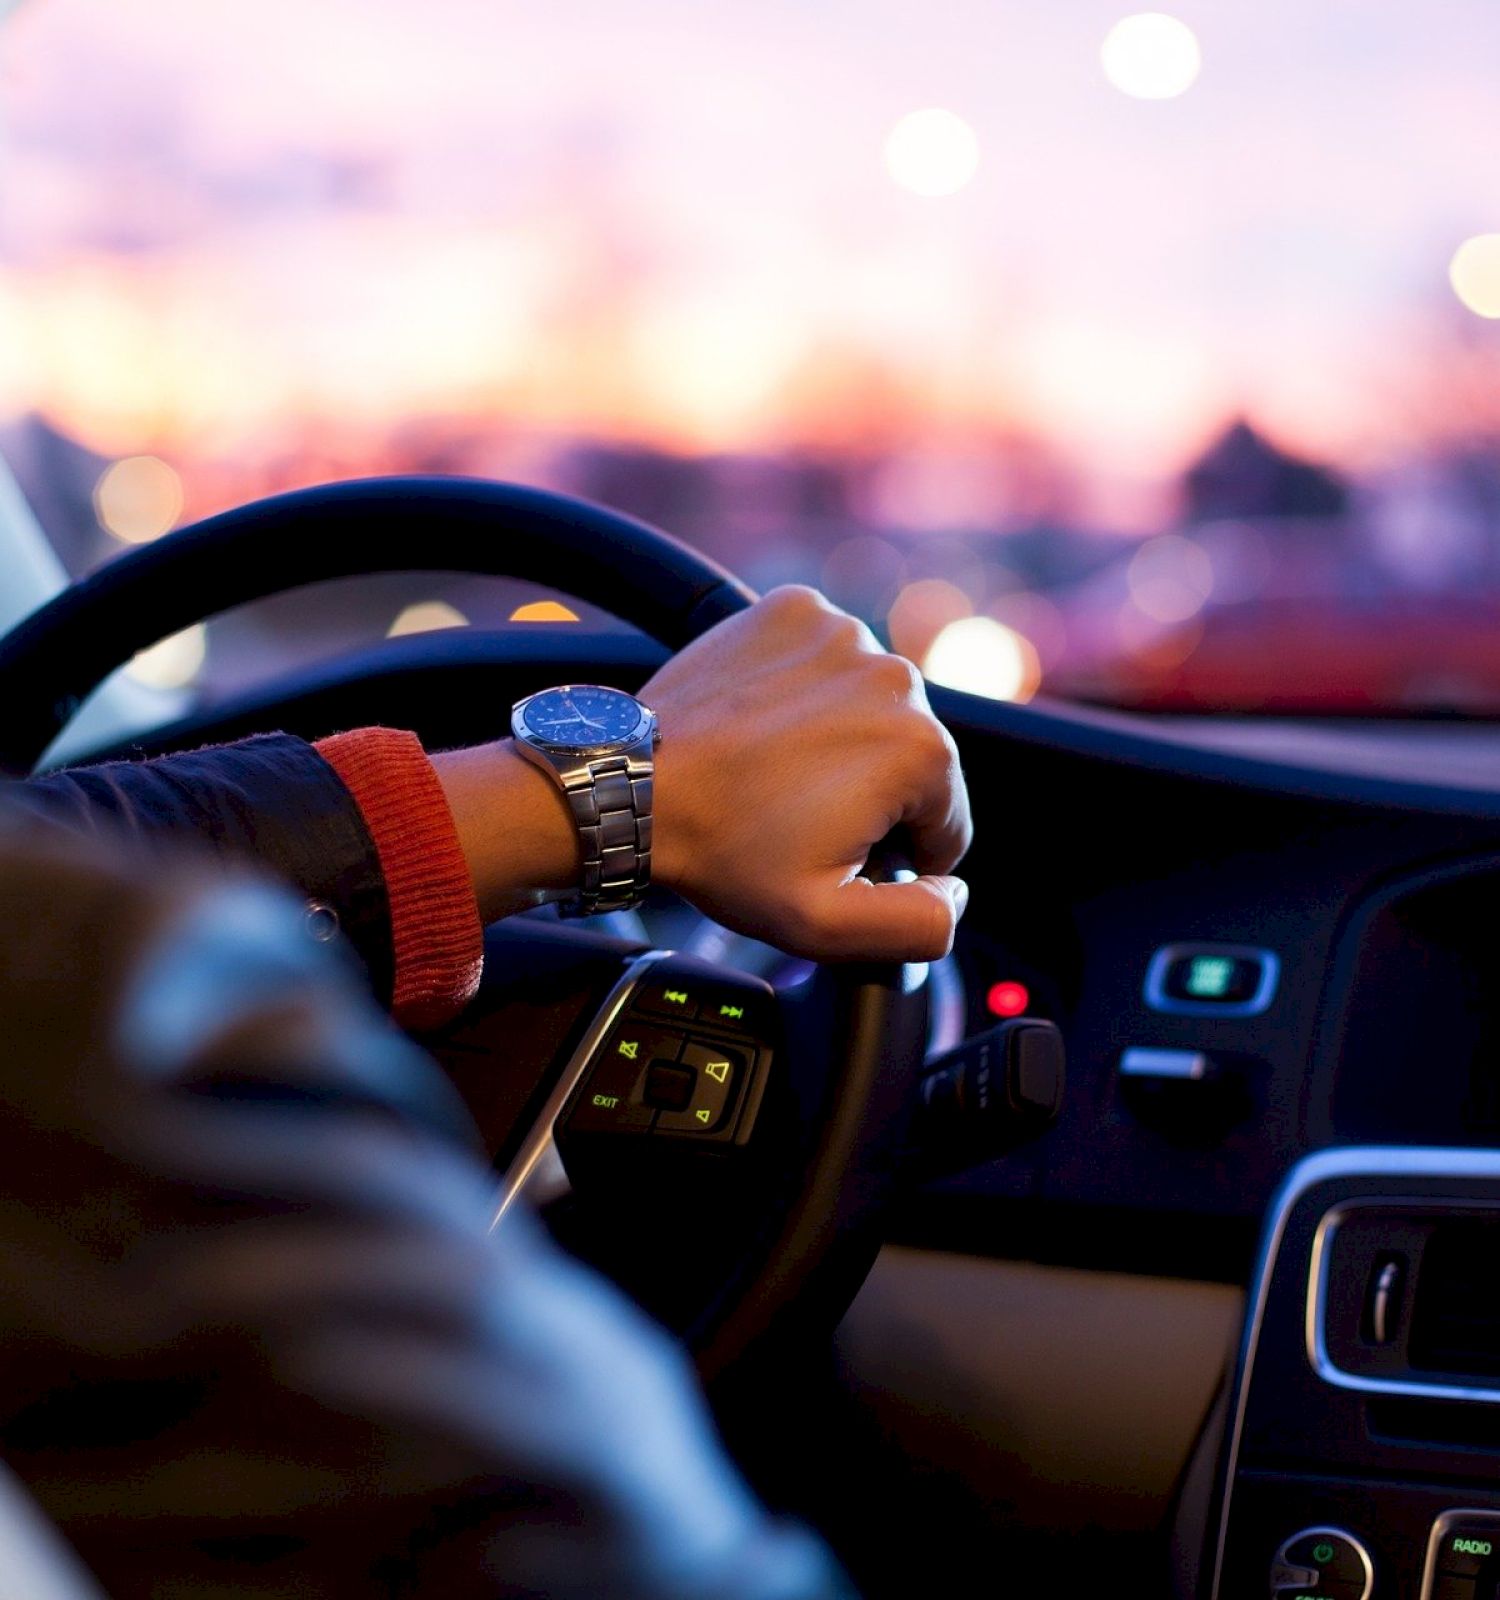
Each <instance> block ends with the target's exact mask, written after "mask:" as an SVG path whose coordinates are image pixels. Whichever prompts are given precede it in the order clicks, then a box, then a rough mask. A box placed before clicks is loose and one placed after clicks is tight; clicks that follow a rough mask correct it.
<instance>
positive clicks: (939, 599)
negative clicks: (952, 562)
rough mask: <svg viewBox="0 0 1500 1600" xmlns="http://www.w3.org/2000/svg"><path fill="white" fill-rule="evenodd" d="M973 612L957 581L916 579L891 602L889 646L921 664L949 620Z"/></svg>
mask: <svg viewBox="0 0 1500 1600" xmlns="http://www.w3.org/2000/svg"><path fill="white" fill-rule="evenodd" d="M973 614H974V605H973V602H972V601H971V600H970V599H969V597H968V595H966V594H965V593H964V592H963V590H962V589H960V588H959V587H958V585H957V584H956V583H949V582H948V580H947V579H946V578H918V579H917V581H916V582H915V583H909V584H907V585H906V587H905V588H904V589H903V590H902V591H901V593H900V594H898V595H897V596H896V598H895V600H894V601H893V602H892V604H891V610H890V615H889V616H888V617H887V618H886V631H887V633H888V634H889V635H890V640H891V649H892V650H894V651H895V652H896V653H897V655H902V656H905V657H906V659H907V660H908V661H915V662H919V663H920V662H921V661H923V660H925V659H926V656H927V652H928V651H929V650H930V649H931V648H932V643H933V640H935V639H936V638H937V636H938V635H939V634H940V633H941V632H942V631H943V629H944V628H946V627H947V626H948V624H949V623H950V622H961V621H962V620H963V619H964V618H965V617H969V616H972V615H973Z"/></svg>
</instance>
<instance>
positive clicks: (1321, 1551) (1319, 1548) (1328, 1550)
mask: <svg viewBox="0 0 1500 1600" xmlns="http://www.w3.org/2000/svg"><path fill="white" fill-rule="evenodd" d="M1337 1554H1338V1551H1337V1550H1335V1549H1334V1548H1333V1546H1332V1545H1331V1544H1329V1542H1328V1541H1327V1540H1326V1539H1325V1540H1323V1542H1322V1543H1321V1544H1315V1545H1314V1546H1313V1553H1312V1557H1313V1561H1314V1563H1315V1564H1316V1565H1318V1566H1320V1567H1326V1566H1327V1565H1328V1563H1329V1562H1330V1561H1332V1560H1333V1558H1334V1557H1335V1556H1336V1555H1337Z"/></svg>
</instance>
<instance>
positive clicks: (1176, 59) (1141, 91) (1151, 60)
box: [1099, 11, 1203, 100]
mask: <svg viewBox="0 0 1500 1600" xmlns="http://www.w3.org/2000/svg"><path fill="white" fill-rule="evenodd" d="M1099 59H1100V61H1101V62H1102V63H1103V65H1104V75H1105V77H1106V78H1108V79H1109V81H1110V82H1111V83H1112V84H1113V85H1114V86H1115V88H1117V89H1118V90H1120V92H1121V93H1122V94H1128V95H1130V96H1131V97H1132V98H1133V99H1136V100H1175V99H1176V98H1177V96H1178V95H1180V94H1185V93H1186V92H1187V91H1188V90H1189V89H1190V88H1192V86H1193V83H1194V81H1195V80H1196V79H1197V76H1198V70H1199V68H1200V67H1201V66H1202V64H1203V58H1202V54H1201V52H1200V51H1199V49H1198V40H1197V37H1196V36H1195V34H1194V33H1193V30H1192V29H1191V28H1190V27H1188V25H1187V24H1186V23H1185V22H1180V21H1178V19H1177V18H1176V17H1169V16H1167V15H1166V13H1165V12H1162V11H1142V12H1138V13H1137V14H1136V15H1135V16H1133V17H1125V18H1122V19H1121V20H1120V21H1119V22H1117V23H1116V24H1115V25H1114V27H1112V28H1111V29H1110V30H1109V32H1108V33H1107V34H1106V35H1105V37H1104V43H1103V45H1101V46H1100V49H1099Z"/></svg>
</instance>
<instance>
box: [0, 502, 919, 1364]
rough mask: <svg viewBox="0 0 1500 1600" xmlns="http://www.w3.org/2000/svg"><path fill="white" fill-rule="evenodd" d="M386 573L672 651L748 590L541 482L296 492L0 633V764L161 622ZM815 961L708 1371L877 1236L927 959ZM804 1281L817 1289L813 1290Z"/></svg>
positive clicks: (703, 1329)
mask: <svg viewBox="0 0 1500 1600" xmlns="http://www.w3.org/2000/svg"><path fill="white" fill-rule="evenodd" d="M418 518H420V522H421V548H420V552H419V554H418V555H415V556H414V554H413V550H412V525H413V522H414V520H416V519H418ZM393 571H453V572H461V573H467V574H474V575H481V576H492V577H510V578H522V579H529V580H532V581H536V582H539V583H542V584H546V585H548V586H549V587H554V588H558V589H561V590H563V591H564V592H566V593H569V594H571V595H576V596H578V597H579V598H582V599H584V600H588V601H591V602H593V603H595V604H597V605H599V606H601V607H602V608H604V609H606V610H608V611H609V612H611V613H612V614H613V615H615V616H618V617H620V618H621V619H622V620H623V621H626V622H628V623H631V624H633V625H634V626H636V627H637V628H639V629H641V630H642V631H643V632H645V633H647V634H648V635H650V636H651V637H652V638H654V639H656V640H657V641H658V642H660V643H661V644H664V645H666V646H667V647H668V648H669V649H673V650H676V649H679V648H681V647H682V646H684V645H686V644H688V643H690V642H691V641H692V640H693V639H695V638H697V637H698V636H699V635H700V634H701V633H704V632H706V631H707V630H708V629H709V628H711V627H712V626H713V625H714V624H715V623H717V622H719V621H721V620H723V619H724V618H726V617H728V616H731V615H733V614H734V613H735V612H738V611H741V610H743V609H745V608H746V607H748V606H749V605H750V604H752V603H753V601H754V598H755V596H754V593H753V591H751V590H750V589H749V588H747V587H746V586H745V585H744V584H743V583H742V582H741V581H740V580H739V579H738V578H736V577H734V576H733V575H732V574H730V573H729V572H727V571H725V570H724V569H723V568H722V567H720V566H718V565H717V564H716V563H715V562H713V561H711V560H709V559H708V558H707V557H706V556H703V555H701V554H700V553H698V552H697V551H695V550H692V549H690V548H689V547H688V546H686V545H684V544H682V543H681V542H679V541H678V540H676V539H674V538H672V537H671V536H670V535H668V534H665V533H663V532H661V531H660V530H658V529H656V528H652V527H650V526H648V525H647V524H645V523H642V522H639V521H637V520H635V519H634V518H631V517H628V516H625V515H623V514H621V513H619V512H615V511H612V510H609V509H607V508H605V507H601V506H597V505H593V504H590V503H588V502H586V501H583V500H579V499H575V498H572V497H569V496H565V495H561V494H555V493H552V492H549V491H545V490H538V489H530V488H524V487H520V486H517V485H511V484H502V483H495V482H489V481H486V480H480V479H472V478H440V477H397V478H374V479H362V480H356V481H353V482H347V483H336V484H329V485H325V486H322V487H319V488H313V489H304V490H299V491H296V492H293V493H290V494H284V495H279V496H275V497H272V498H270V499H266V500H261V501H255V502H251V503H249V504H247V505H245V506H241V507H238V508H236V509H234V510H231V511H227V512H224V513H222V514H220V515H218V516H215V517H212V518H209V519H207V520H206V521H203V522H200V523H197V524H195V525H193V526H191V527H187V528H183V529H181V530H179V531H178V532H175V533H173V534H170V535H168V536H166V537H165V538H163V539H160V540H158V541H156V542H155V543H153V544H151V545H148V546H144V547H142V548H140V549H137V550H132V551H129V552H126V553H125V554H123V555H121V556H120V557H118V558H117V559H116V560H114V561H112V562H111V563H109V564H108V565H107V566H105V567H103V568H101V569H100V570H98V571H96V572H94V573H92V574H90V575H89V576H88V577H86V578H84V579H82V580H81V581H80V582H78V583H76V584H74V585H73V586H72V588H70V589H68V590H66V591H65V592H64V593H63V594H61V595H59V596H57V597H56V598H55V599H54V600H52V601H51V602H49V604H47V605H46V606H44V607H42V608H41V609H40V610H39V611H37V612H35V613H34V614H33V615H32V616H31V617H29V618H27V619H26V620H25V621H24V622H23V623H22V624H21V625H20V626H18V627H17V628H16V629H15V630H14V631H13V632H12V633H11V634H10V635H8V636H7V637H6V638H5V639H4V640H3V641H0V685H4V686H5V690H6V695H7V702H6V703H7V715H6V718H5V719H4V721H3V724H0V763H3V764H4V765H5V766H7V767H8V768H9V769H10V770H11V771H12V772H15V773H17V774H20V773H24V772H26V771H29V770H30V769H31V768H32V767H33V766H34V764H35V763H36V761H37V760H38V758H39V757H40V756H41V755H42V754H43V752H44V751H45V750H46V749H47V747H48V746H49V745H50V744H51V742H52V741H53V739H55V738H56V736H57V735H58V733H60V732H61V731H62V729H63V728H64V727H65V726H66V725H67V723H68V721H69V720H70V718H71V717H72V716H73V715H74V714H75V713H76V712H77V710H78V709H79V707H80V706H81V704H82V702H83V700H84V699H85V698H86V697H87V695H88V694H89V693H90V692H92V690H93V689H95V688H97V687H98V685H99V684H100V683H102V682H103V681H104V679H105V678H106V677H107V676H108V675H109V673H110V672H111V671H113V670H114V669H115V668H117V667H119V666H121V665H123V664H124V663H125V662H126V661H128V660H129V659H130V658H131V657H132V656H133V655H134V654H135V653H136V652H137V651H138V650H141V649H144V648H145V647H147V646H149V645H151V644H154V643H155V642H156V641H157V640H158V639H160V638H162V637H164V636H166V635H169V634H171V633H174V632H177V631H178V630H180V629H181V628H184V627H187V626H189V625H190V624H191V623H193V622H196V621H199V620H201V619H202V618H203V617H205V616H210V615H213V614H215V613H217V612H220V611H223V610H226V609H228V608H229V607H231V606H233V605H237V604H243V603H244V602H246V601H249V600H254V599H259V598H263V597H265V596H268V595H273V594H278V593H282V592H285V591H287V590H289V589H294V588H298V587H301V586H303V585H305V584H308V583H313V582H317V581H320V580H324V579H328V578H336V577H348V576H357V575H362V574H368V573H375V572H393ZM823 972H824V974H825V975H826V974H828V973H835V972H836V976H834V977H832V978H831V979H830V980H829V981H828V984H827V988H828V991H829V993H828V995H827V999H828V1002H829V1003H828V1005H827V1006H826V1008H825V1009H826V1011H827V1015H828V1022H827V1038H828V1042H829V1046H830V1048H829V1051H828V1055H829V1063H830V1064H829V1067H828V1070H827V1072H826V1074H825V1076H826V1079H827V1082H826V1084H825V1085H823V1086H822V1087H821V1092H820V1093H819V1095H818V1103H819V1105H820V1106H821V1107H822V1108H824V1109H823V1112H822V1113H821V1120H820V1121H819V1122H818V1123H817V1124H816V1126H815V1127H813V1128H812V1130H811V1132H812V1138H811V1139H810V1141H809V1142H808V1144H807V1152H806V1158H805V1159H806V1166H807V1170H806V1172H805V1174H799V1180H798V1183H797V1186H796V1192H795V1197H794V1199H793V1200H792V1201H791V1202H790V1203H789V1204H788V1205H787V1206H786V1208H785V1210H784V1212H783V1213H781V1214H780V1215H779V1216H777V1217H776V1218H775V1219H774V1226H773V1227H772V1228H771V1229H770V1231H769V1234H768V1235H767V1238H766V1241H765V1244H764V1250H765V1257H764V1259H763V1260H759V1261H757V1262H754V1263H745V1264H744V1265H743V1270H741V1269H740V1268H739V1267H738V1266H737V1268H736V1272H735V1274H734V1277H733V1287H732V1288H726V1289H725V1291H724V1293H723V1295H722V1297H721V1300H720V1303H719V1304H717V1305H715V1306H713V1307H710V1308H709V1310H708V1312H706V1313H705V1316H704V1318H703V1319H702V1321H701V1324H700V1328H699V1337H698V1339H697V1341H696V1354H697V1357H698V1362H699V1366H700V1370H701V1371H702V1372H703V1374H704V1376H705V1378H708V1379H714V1378H720V1377H723V1376H725V1375H726V1374H728V1373H730V1372H732V1371H734V1370H736V1369H738V1368H739V1366H740V1364H741V1362H742V1360H743V1358H744V1357H745V1356H746V1355H747V1354H748V1353H750V1352H751V1351H752V1350H756V1349H763V1348H765V1346H766V1344H767V1342H768V1341H767V1335H771V1334H775V1335H785V1334H792V1333H796V1332H798V1331H800V1330H801V1329H803V1328H804V1327H805V1326H806V1325H807V1324H808V1321H809V1316H808V1315H807V1311H808V1304H809V1303H815V1304H816V1308H817V1309H816V1310H815V1311H814V1312H813V1313H812V1317H813V1319H814V1320H815V1321H821V1322H823V1323H827V1322H828V1320H829V1315H832V1316H833V1317H835V1318H836V1316H837V1314H838V1313H840V1312H841V1311H842V1309H843V1307H844V1306H845V1305H847V1303H848V1300H849V1299H850V1298H852V1295H853V1293H854V1291H855V1290H856V1289H857V1288H858V1286H859V1283H860V1282H861V1281H862V1280H863V1277H864V1275H865V1272H866V1271H867V1270H868V1267H869V1265H870V1262H871V1261H872V1260H873V1258H874V1254H875V1249H876V1248H877V1247H878V1237H879V1236H878V1231H877V1229H876V1226H875V1224H876V1222H877V1221H878V1217H879V1215H880V1213H881V1211H882V1210H883V1200H884V1197H885V1196H886V1195H887V1194H888V1193H889V1192H890V1189H891V1187H892V1186H893V1183H894V1180H895V1176H896V1172H897V1169H898V1168H899V1165H900V1162H901V1158H902V1156H903V1154H904V1151H905V1145H906V1139H907V1134H908V1129H909V1123H910V1112H911V1107H912V1104H913V1100H914V1094H913V1091H914V1087H915V1075H916V1074H915V1069H916V1068H918V1067H919V1066H920V1063H921V1059H922V1046H923V1044H924V1042H925V1037H926V1028H925V1023H926V1006H925V994H924V993H923V992H922V982H921V978H920V972H921V969H912V968H902V967H899V966H883V967H876V966H848V967H843V968H840V969H823ZM815 1279H816V1280H817V1282H818V1283H819V1284H821V1285H822V1286H823V1287H824V1289H825V1292H824V1293H823V1294H822V1295H821V1296H815V1295H811V1294H809V1293H808V1292H807V1291H808V1289H809V1285H811V1284H812V1283H813V1282H814V1280H815ZM799 1312H801V1313H803V1314H802V1315H799ZM770 1343H771V1345H772V1347H773V1348H774V1347H776V1345H777V1343H778V1341H777V1340H776V1339H772V1340H770Z"/></svg>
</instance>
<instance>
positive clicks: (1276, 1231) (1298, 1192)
mask: <svg viewBox="0 0 1500 1600" xmlns="http://www.w3.org/2000/svg"><path fill="white" fill-rule="evenodd" d="M1355 1177H1373V1178H1405V1177H1413V1178H1487V1179H1493V1180H1495V1181H1497V1182H1500V1151H1488V1150H1453V1149H1448V1148H1445V1147H1442V1146H1438V1147H1427V1146H1421V1145H1412V1146H1399V1145H1347V1146H1344V1147H1342V1148H1340V1149H1336V1150H1319V1151H1317V1152H1316V1153H1315V1154H1313V1155H1310V1156H1305V1157H1304V1158H1303V1159H1302V1160H1301V1161H1299V1162H1298V1163H1297V1165H1296V1166H1294V1167H1293V1168H1292V1170H1291V1171H1290V1172H1289V1173H1288V1174H1287V1175H1286V1178H1285V1179H1284V1180H1283V1182H1282V1185H1281V1187H1280V1188H1279V1189H1278V1190H1277V1191H1276V1194H1275V1196H1274V1197H1273V1198H1272V1201H1271V1205H1270V1210H1269V1213H1268V1215H1269V1218H1270V1220H1269V1222H1268V1224H1267V1226H1266V1229H1265V1232H1264V1233H1263V1234H1262V1235H1261V1239H1262V1243H1261V1248H1260V1253H1259V1255H1258V1256H1257V1258H1256V1263H1255V1272H1254V1274H1253V1276H1252V1277H1251V1291H1250V1305H1249V1310H1248V1312H1247V1314H1246V1317H1245V1336H1244V1339H1243V1341H1242V1342H1241V1346H1240V1361H1239V1385H1238V1388H1239V1393H1238V1394H1237V1395H1236V1396H1235V1404H1234V1421H1233V1423H1232V1424H1231V1427H1230V1433H1229V1449H1228V1452H1227V1453H1226V1456H1225V1472H1224V1481H1223V1503H1222V1504H1221V1505H1220V1507H1219V1537H1218V1543H1217V1547H1216V1548H1215V1550H1214V1558H1213V1571H1214V1577H1213V1587H1212V1589H1211V1590H1210V1591H1209V1592H1210V1596H1211V1600H1218V1597H1219V1592H1220V1583H1221V1582H1222V1579H1223V1570H1224V1545H1225V1540H1226V1538H1227V1536H1228V1533H1229V1511H1230V1506H1231V1503H1232V1501H1233V1498H1234V1479H1235V1474H1236V1472H1237V1471H1238V1469H1239V1456H1240V1441H1241V1439H1242V1438H1243V1436H1244V1431H1245V1410H1246V1407H1247V1405H1248V1404H1249V1399H1250V1380H1251V1377H1252V1375H1253V1373H1254V1369H1255V1351H1256V1347H1257V1345H1258V1344H1259V1343H1260V1330H1261V1324H1262V1322H1263V1321H1264V1318H1265V1314H1266V1297H1267V1295H1268V1294H1269V1293H1270V1287H1271V1273H1272V1270H1273V1269H1274V1267H1275V1265H1276V1256H1277V1253H1278V1252H1279V1251H1280V1249H1281V1241H1282V1239H1283V1238H1284V1237H1285V1235H1286V1225H1287V1222H1288V1220H1289V1219H1290V1217H1291V1214H1292V1208H1293V1206H1295V1205H1296V1203H1297V1201H1298V1200H1300V1199H1301V1198H1302V1196H1303V1195H1304V1194H1305V1193H1306V1192H1307V1191H1308V1190H1309V1189H1312V1188H1314V1187H1316V1185H1318V1184H1320V1183H1327V1182H1329V1181H1330V1180H1332V1179H1335V1178H1355Z"/></svg>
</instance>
